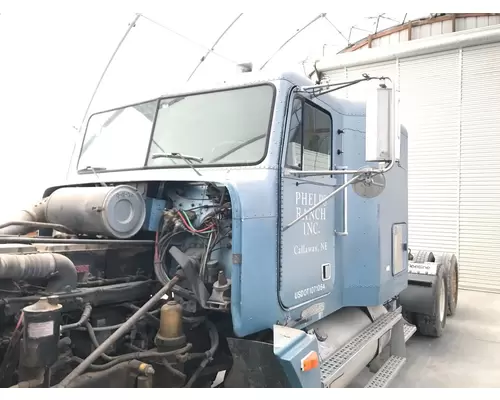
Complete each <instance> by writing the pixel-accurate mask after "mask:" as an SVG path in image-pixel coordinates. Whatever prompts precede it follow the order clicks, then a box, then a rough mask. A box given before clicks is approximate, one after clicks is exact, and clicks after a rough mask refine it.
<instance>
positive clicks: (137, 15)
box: [66, 13, 142, 177]
mask: <svg viewBox="0 0 500 400" xmlns="http://www.w3.org/2000/svg"><path fill="white" fill-rule="evenodd" d="M141 16H142V14H139V13H136V14H135V18H134V19H133V20H132V22H131V23H129V26H128V28H127V30H126V31H125V34H124V35H123V37H122V38H121V40H120V42H119V43H118V46H116V49H115V51H114V52H113V54H112V55H111V57H110V59H109V61H108V63H107V64H106V67H105V68H104V71H103V72H102V74H101V77H100V78H99V81H98V82H97V85H96V87H95V89H94V92H93V93H92V96H91V97H90V101H89V104H88V105H87V108H86V109H85V113H84V114H83V118H82V122H80V126H79V128H78V129H77V130H78V133H81V131H82V127H83V124H84V123H85V120H86V119H87V115H88V113H89V111H90V107H91V106H92V103H93V102H94V98H95V96H96V94H97V92H98V90H99V88H100V86H101V83H102V81H103V79H104V77H105V76H106V73H107V72H108V69H109V67H110V65H111V63H112V62H113V60H114V59H115V56H116V54H117V53H118V50H120V47H121V46H122V44H123V42H125V39H126V38H127V36H128V35H129V33H130V31H131V30H132V28H134V27H135V24H136V23H137V21H138V20H139V18H140V17H141ZM76 144H77V143H76V140H75V143H74V145H73V151H72V152H71V158H70V161H69V164H68V170H67V172H66V177H68V175H69V171H70V169H71V160H72V159H73V156H74V155H75V150H76Z"/></svg>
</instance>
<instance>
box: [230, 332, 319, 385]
mask: <svg viewBox="0 0 500 400" xmlns="http://www.w3.org/2000/svg"><path fill="white" fill-rule="evenodd" d="M273 339H274V340H273V342H274V344H270V343H264V342H257V341H252V340H245V339H236V338H228V339H227V341H228V345H229V350H230V351H231V354H232V356H233V366H232V367H231V370H230V371H229V373H228V374H227V376H226V379H225V381H224V387H227V388H302V387H303V388H319V387H321V373H320V368H319V365H318V366H317V367H316V368H313V369H311V370H309V371H302V369H301V364H302V360H303V359H304V358H305V357H306V356H308V355H309V354H310V353H311V352H315V353H316V354H318V342H317V339H316V336H315V335H309V334H307V333H305V332H304V331H301V330H299V329H294V328H289V327H284V326H280V325H275V326H274V327H273Z"/></svg>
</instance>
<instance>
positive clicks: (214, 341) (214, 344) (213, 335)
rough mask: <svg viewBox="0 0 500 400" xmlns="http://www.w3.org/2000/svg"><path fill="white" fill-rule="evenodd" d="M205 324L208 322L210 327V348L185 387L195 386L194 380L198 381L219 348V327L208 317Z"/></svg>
mask: <svg viewBox="0 0 500 400" xmlns="http://www.w3.org/2000/svg"><path fill="white" fill-rule="evenodd" d="M205 324H207V327H208V335H209V337H210V344H211V345H210V349H209V350H208V351H206V352H205V353H204V356H205V357H204V358H203V360H201V362H200V365H199V366H198V368H197V369H196V371H194V373H193V375H191V378H189V381H188V382H187V383H186V385H185V386H184V387H185V388H190V387H191V386H193V384H194V382H195V381H196V379H198V377H199V376H200V374H201V372H202V371H203V369H204V368H205V367H206V366H207V365H208V363H209V362H210V361H212V358H213V356H214V354H215V352H216V351H217V348H218V347H219V333H218V332H217V327H216V326H215V324H214V323H213V322H212V321H210V320H208V319H207V320H206V321H205Z"/></svg>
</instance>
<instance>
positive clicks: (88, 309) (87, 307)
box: [61, 303, 92, 333]
mask: <svg viewBox="0 0 500 400" xmlns="http://www.w3.org/2000/svg"><path fill="white" fill-rule="evenodd" d="M91 312H92V306H91V305H90V303H87V304H85V308H84V309H83V312H82V316H81V317H80V319H79V320H78V322H75V323H74V324H68V325H61V333H62V332H64V331H69V330H71V329H75V328H78V327H80V326H82V325H83V324H85V323H86V322H87V321H88V320H89V317H90V313H91Z"/></svg>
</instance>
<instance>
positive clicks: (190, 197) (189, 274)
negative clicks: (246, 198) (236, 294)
mask: <svg viewBox="0 0 500 400" xmlns="http://www.w3.org/2000/svg"><path fill="white" fill-rule="evenodd" d="M231 235H232V208H231V199H230V196H229V194H228V192H227V190H226V188H225V187H224V186H219V185H216V184H213V183H209V182H135V183H127V184H113V183H111V182H110V183H108V182H106V183H105V184H104V183H101V184H98V185H94V186H90V185H89V186H79V187H64V188H59V189H55V190H54V191H53V192H52V193H47V195H46V196H45V197H44V198H43V199H42V200H41V201H40V202H39V203H37V204H36V205H34V206H33V207H32V209H29V210H23V211H22V212H21V213H20V214H19V215H18V216H17V217H15V218H14V219H13V220H12V221H9V222H7V223H5V224H2V225H0V387H12V386H14V385H15V386H16V387H182V386H189V387H190V386H204V385H205V386H206V385H208V384H210V383H211V382H212V380H213V378H214V377H215V374H216V373H217V372H218V371H220V370H225V369H227V368H229V367H230V364H231V357H230V355H229V352H228V350H227V344H226V343H225V342H224V340H223V339H224V337H229V336H231V335H232V331H231V315H230V304H231V302H230V299H231V266H232V250H231ZM162 291H163V292H162ZM159 295H161V296H160V297H155V296H159ZM153 300H154V301H153ZM157 300H158V301H157ZM103 346H104V347H103ZM89 360H90V361H89ZM209 364H210V365H209ZM75 371H77V372H75ZM71 374H72V375H71ZM70 375H71V376H70Z"/></svg>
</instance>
